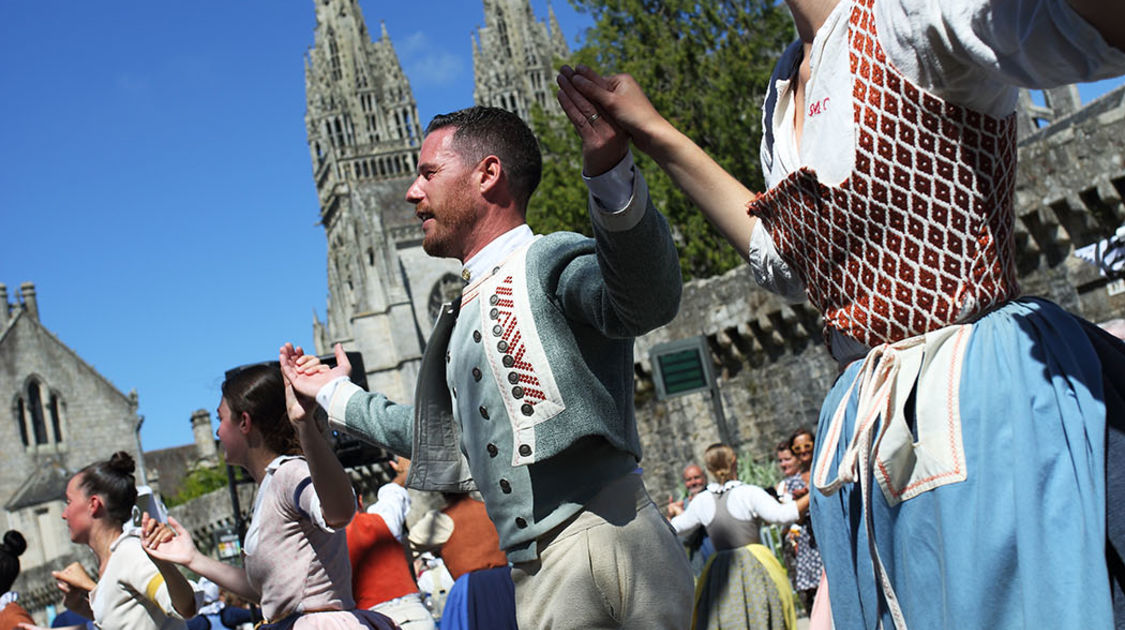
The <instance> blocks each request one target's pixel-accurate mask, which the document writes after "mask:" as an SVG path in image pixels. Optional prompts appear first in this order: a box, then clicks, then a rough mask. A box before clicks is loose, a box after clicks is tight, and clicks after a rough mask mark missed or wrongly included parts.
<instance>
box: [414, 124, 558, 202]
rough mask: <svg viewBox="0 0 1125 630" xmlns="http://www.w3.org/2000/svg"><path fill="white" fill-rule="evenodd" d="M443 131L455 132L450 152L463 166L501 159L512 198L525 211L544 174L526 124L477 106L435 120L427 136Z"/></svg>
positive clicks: (538, 153) (538, 152)
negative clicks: (492, 157) (459, 159)
mask: <svg viewBox="0 0 1125 630" xmlns="http://www.w3.org/2000/svg"><path fill="white" fill-rule="evenodd" d="M444 127H454V128H456V129H457V131H455V132H454V133H453V144H452V146H453V150H454V151H456V152H457V154H458V155H459V156H460V157H461V158H462V159H463V160H465V161H466V162H469V163H471V164H476V163H478V162H480V161H481V160H483V159H484V158H486V157H488V156H489V155H495V156H496V157H498V158H500V164H501V166H502V168H503V169H504V173H505V175H506V176H507V177H508V181H509V182H510V190H511V192H512V196H513V197H515V199H516V202H517V203H519V205H520V207H521V208H523V209H524V210H525V211H526V210H527V201H528V199H530V198H531V193H533V192H535V188H536V187H537V186H538V185H539V178H540V177H541V176H542V173H543V155H542V153H541V152H540V151H539V141H538V140H536V139H535V134H533V133H532V132H531V129H530V128H529V127H528V126H527V123H525V122H524V121H523V119H521V118H520V117H519V116H517V115H515V114H513V113H512V112H509V111H507V110H504V109H500V108H498V107H485V106H481V105H477V106H474V107H468V108H466V109H462V110H458V111H455V112H451V113H449V114H438V115H437V116H434V119H433V120H431V121H430V124H429V125H427V126H426V135H429V134H430V133H431V132H433V131H437V130H438V129H442V128H444Z"/></svg>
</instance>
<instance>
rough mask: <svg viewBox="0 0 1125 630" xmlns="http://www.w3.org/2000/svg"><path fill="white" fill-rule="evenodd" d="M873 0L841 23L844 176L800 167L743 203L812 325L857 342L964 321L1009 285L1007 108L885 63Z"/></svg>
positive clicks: (995, 301)
mask: <svg viewBox="0 0 1125 630" xmlns="http://www.w3.org/2000/svg"><path fill="white" fill-rule="evenodd" d="M873 1H874V0H857V1H856V2H855V3H854V6H853V10H852V14H851V16H850V21H849V28H848V37H849V42H850V48H851V53H850V62H851V72H852V77H853V86H854V87H853V90H852V104H853V108H854V114H855V122H854V124H855V128H856V146H855V164H854V166H853V168H852V172H851V174H850V175H849V176H848V178H847V179H846V180H844V182H843V183H841V184H840V185H839V186H836V187H828V186H825V185H824V184H822V183H820V181H819V180H818V178H817V176H816V173H815V172H813V171H812V170H810V169H807V168H801V169H798V170H797V171H794V172H793V173H791V174H790V175H789V176H788V177H786V178H785V179H783V180H782V181H781V182H779V183H778V185H776V186H774V187H773V188H771V189H770V190H769V191H767V192H766V193H765V194H763V195H761V196H760V197H758V198H757V199H756V200H755V201H754V202H752V203H751V204H750V205H749V206H748V209H749V212H750V214H751V215H753V216H756V217H758V218H760V219H761V220H762V222H763V225H764V226H765V228H766V229H767V230H768V231H769V233H770V236H771V237H772V238H773V241H774V244H775V246H776V247H777V251H778V253H779V254H780V255H781V257H782V259H783V260H784V261H785V262H786V264H788V265H789V266H790V267H792V268H793V269H794V270H796V272H797V273H798V274H799V275H800V277H801V278H802V280H804V282H805V286H806V290H807V292H808V296H809V300H810V301H811V302H812V303H813V305H815V306H816V307H817V308H818V309H820V311H821V312H822V313H823V314H824V320H825V326H826V328H830V329H835V330H838V331H840V332H841V333H843V334H845V335H848V336H849V337H852V338H854V339H856V340H858V341H860V342H862V343H864V344H866V345H867V346H869V347H874V346H876V345H879V344H882V343H888V342H894V341H898V340H901V339H905V338H908V337H913V336H915V335H920V334H923V333H926V332H929V331H932V330H936V329H938V328H941V327H944V326H948V325H950V324H954V323H963V322H966V321H969V320H971V319H973V318H974V317H975V316H977V315H980V314H982V313H984V312H987V311H988V310H990V309H992V308H994V307H995V306H998V305H1000V304H1002V303H1004V302H1006V301H1008V300H1010V299H1012V298H1014V297H1016V296H1017V295H1018V294H1019V286H1018V283H1017V281H1016V274H1015V254H1014V241H1013V231H1012V230H1013V209H1012V202H1013V194H1014V193H1013V191H1014V187H1015V175H1016V142H1015V141H1016V123H1015V114H1012V115H1010V116H1008V117H1006V118H1004V119H997V118H994V117H991V116H988V115H986V114H982V113H980V112H976V111H973V110H970V109H967V108H964V107H960V106H958V105H954V104H951V103H947V102H945V101H942V100H941V99H939V98H937V97H935V96H933V95H931V94H928V93H926V92H925V91H924V90H922V89H921V88H919V87H917V86H916V85H914V84H913V83H911V82H910V81H909V80H907V79H906V78H905V77H903V76H902V75H901V74H899V72H898V71H897V70H895V69H894V67H892V65H891V64H890V63H889V62H888V61H887V59H886V57H885V55H884V54H883V48H882V46H880V45H879V41H878V38H877V37H876V32H875V18H874V14H873V12H872V10H871V9H872V4H873ZM825 338H826V339H830V336H829V335H825Z"/></svg>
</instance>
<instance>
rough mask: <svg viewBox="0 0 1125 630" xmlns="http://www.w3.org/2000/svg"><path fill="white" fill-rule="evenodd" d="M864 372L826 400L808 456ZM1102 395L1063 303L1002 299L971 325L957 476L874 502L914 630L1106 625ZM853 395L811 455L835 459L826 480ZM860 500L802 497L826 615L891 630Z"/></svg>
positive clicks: (1078, 328) (852, 409)
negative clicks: (826, 595) (836, 430)
mask: <svg viewBox="0 0 1125 630" xmlns="http://www.w3.org/2000/svg"><path fill="white" fill-rule="evenodd" d="M860 363H861V361H857V362H855V363H853V364H852V365H850V366H848V368H847V369H846V370H845V371H844V373H843V374H842V375H841V376H840V378H839V379H838V381H837V383H836V385H835V386H834V387H833V389H832V391H831V392H830V393H829V395H828V397H827V399H826V400H825V403H824V406H823V408H822V410H821V417H820V424H819V428H818V433H819V435H818V436H817V444H818V446H820V445H825V444H827V441H826V440H825V434H826V432H827V430H828V426H829V424H830V421H831V419H832V416H833V414H834V412H835V411H836V409H837V407H838V405H839V404H840V402H841V400H842V399H843V397H844V396H845V395H846V394H847V392H848V390H849V388H850V387H851V385H852V383H853V381H854V380H855V379H856V378H857V377H858V375H859V368H860ZM857 389H858V387H857ZM1102 390H1103V385H1102V368H1101V362H1100V361H1099V360H1098V357H1097V356H1096V355H1095V353H1094V350H1093V348H1092V346H1091V344H1090V340H1089V337H1088V336H1087V334H1086V332H1085V331H1084V329H1083V327H1082V325H1081V324H1080V323H1079V321H1078V320H1077V319H1076V318H1075V317H1074V316H1072V315H1070V314H1069V313H1067V312H1065V311H1063V310H1062V309H1060V308H1059V307H1058V306H1055V305H1054V304H1051V303H1049V302H1044V301H1040V300H1021V301H1017V302H1012V303H1010V304H1008V305H1006V306H1004V307H1003V308H1001V309H998V310H997V311H994V312H992V313H990V314H989V315H987V316H985V317H984V318H983V319H981V320H980V321H979V322H977V323H976V324H975V325H974V327H973V331H972V335H971V338H970V340H969V343H968V346H967V348H966V350H965V358H964V364H963V368H962V372H961V379H960V411H961V423H962V426H961V431H962V440H963V445H964V456H965V457H964V462H965V468H966V470H967V478H966V479H965V480H964V481H960V482H957V483H952V484H949V485H944V486H941V487H938V488H935V489H933V490H929V491H927V492H923V493H921V494H919V495H918V496H915V497H913V498H910V499H907V500H905V501H903V502H901V503H898V504H897V505H894V506H891V505H890V504H888V502H887V501H886V498H885V497H884V495H883V493H882V492H881V490H880V489H879V486H877V485H875V486H873V491H872V492H871V495H872V497H871V502H870V504H871V508H870V509H871V520H872V522H873V531H874V536H873V537H874V540H875V544H876V546H877V548H878V550H879V555H880V557H881V559H882V562H883V565H884V567H885V571H886V576H887V578H888V579H889V583H890V585H891V587H892V588H893V590H894V594H895V595H896V596H897V599H898V602H899V605H900V606H901V610H902V613H903V617H904V619H905V621H906V623H907V625H908V626H909V627H910V628H912V629H919V628H921V629H926V628H950V629H954V628H955V629H958V630H964V629H973V628H980V629H982V630H983V629H989V630H993V629H996V628H1046V627H1049V628H1064V629H1065V628H1076V629H1077V628H1110V627H1112V624H1113V620H1112V610H1111V604H1110V592H1109V582H1108V574H1107V570H1106V555H1105V551H1106V505H1105V434H1106V413H1105V405H1104V404H1103V396H1102ZM857 394H858V392H855V391H853V392H852V394H851V399H850V401H849V403H848V411H847V415H846V418H845V421H844V426H843V433H842V437H841V439H840V442H839V444H838V445H837V446H836V448H835V449H834V452H827V453H822V452H819V449H818V453H817V457H818V458H823V457H829V458H832V459H831V464H830V467H829V470H830V472H831V476H830V478H832V477H834V476H835V474H836V468H837V466H838V463H839V461H840V458H841V456H842V455H843V453H844V450H845V449H846V447H847V445H848V441H849V438H850V436H851V435H852V431H853V427H854V424H855V415H856V408H857V400H858V396H857ZM908 417H910V418H912V417H913V413H910V414H909V415H908ZM815 465H816V466H819V465H820V460H819V459H818V461H817V462H815ZM860 495H861V493H860V488H859V485H858V483H854V484H850V485H846V486H844V487H842V488H840V489H839V490H838V491H837V492H836V493H835V494H833V495H831V496H825V495H823V494H821V493H820V492H813V493H812V501H813V504H812V516H813V529H814V532H815V536H816V539H817V543H818V545H819V547H820V553H821V556H822V558H823V560H824V566H825V569H826V571H827V573H828V582H829V589H830V592H831V604H832V615H833V619H834V622H835V626H836V627H837V628H841V629H843V628H848V629H851V628H875V627H877V625H878V623H879V621H880V620H882V624H883V627H884V628H894V627H895V623H894V620H893V618H892V616H891V615H890V613H889V609H888V606H887V601H886V598H885V597H884V596H883V589H881V588H880V586H879V585H878V584H877V581H876V576H875V570H874V569H873V564H872V558H871V554H870V553H869V550H868V543H869V541H868V533H867V526H866V525H865V521H864V515H863V514H864V513H863V503H862V501H861V498H860Z"/></svg>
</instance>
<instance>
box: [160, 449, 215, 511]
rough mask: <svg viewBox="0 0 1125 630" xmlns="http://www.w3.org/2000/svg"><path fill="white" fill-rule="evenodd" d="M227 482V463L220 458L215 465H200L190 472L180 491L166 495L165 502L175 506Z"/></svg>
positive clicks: (212, 490)
mask: <svg viewBox="0 0 1125 630" xmlns="http://www.w3.org/2000/svg"><path fill="white" fill-rule="evenodd" d="M227 483H228V481H227V465H226V462H224V461H222V458H220V460H219V463H218V464H217V465H215V466H198V467H196V468H195V469H193V470H192V471H191V472H189V473H188V474H187V475H186V476H185V477H184V481H183V485H181V486H180V491H179V492H177V493H176V494H174V495H172V496H170V497H165V498H164V504H165V505H166V506H168V507H173V506H176V505H180V504H183V503H187V502H188V501H191V500H192V499H195V498H197V497H201V496H203V495H205V494H208V493H210V492H214V491H215V490H218V489H219V488H224V487H226V485H227Z"/></svg>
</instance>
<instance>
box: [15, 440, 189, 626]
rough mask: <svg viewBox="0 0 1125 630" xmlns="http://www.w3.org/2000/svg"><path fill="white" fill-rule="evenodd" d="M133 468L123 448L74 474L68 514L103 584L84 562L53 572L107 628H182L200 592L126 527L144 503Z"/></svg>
mask: <svg viewBox="0 0 1125 630" xmlns="http://www.w3.org/2000/svg"><path fill="white" fill-rule="evenodd" d="M134 469H135V465H134V463H133V458H132V456H130V455H129V454H128V453H126V452H125V451H118V452H116V453H114V454H113V456H111V457H110V458H109V459H108V460H105V461H100V462H95V463H93V464H90V465H89V466H87V467H85V468H83V469H82V470H80V471H78V474H76V475H74V476H73V477H71V478H70V481H69V482H68V483H67V484H66V507H65V508H64V509H63V513H62V518H63V520H64V521H66V526H67V529H68V530H70V540H71V542H76V543H80V544H84V545H87V546H89V547H90V550H91V551H93V552H94V556H95V557H96V558H97V560H98V581H97V583H96V584H95V583H94V582H93V581H92V580H91V579H90V578H89V576H87V575H86V573H85V571H83V570H81V569H80V568H78V567H77V565H71V566H69V567H67V568H66V569H65V570H63V571H56V572H55V573H54V576H55V579H57V580H58V584H59V589H60V590H62V592H63V597H64V603H65V604H66V607H67V608H69V609H70V610H73V611H75V612H77V613H78V614H80V615H82V616H83V617H86V618H88V619H93V620H94V623H95V624H97V627H98V628H101V629H102V630H117V629H120V630H137V629H142V630H172V629H182V628H185V627H186V626H185V624H184V621H183V620H184V619H186V618H188V617H191V616H193V615H195V610H196V607H197V605H198V603H199V602H198V599H197V594H196V591H195V589H194V588H193V587H192V585H191V583H190V582H188V581H187V579H186V578H184V576H183V575H182V574H181V573H180V572H179V570H178V569H176V567H174V566H172V565H171V564H168V563H167V562H164V561H161V560H157V559H155V558H152V557H150V556H149V555H148V554H146V553H145V550H144V547H143V546H142V545H141V541H140V539H139V537H138V535H137V530H136V528H133V527H129V528H126V527H125V523H126V522H127V521H130V520H132V518H133V505H134V503H135V502H136V500H137V487H136V481H135V480H134V478H133V470H134ZM21 628H25V629H26V628H32V626H29V625H26V624H25V625H23V626H21ZM81 628H85V626H72V627H71V629H81ZM68 630H69V629H68Z"/></svg>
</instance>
